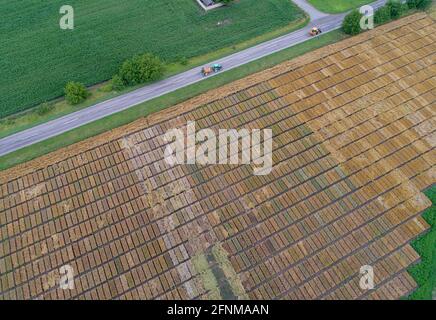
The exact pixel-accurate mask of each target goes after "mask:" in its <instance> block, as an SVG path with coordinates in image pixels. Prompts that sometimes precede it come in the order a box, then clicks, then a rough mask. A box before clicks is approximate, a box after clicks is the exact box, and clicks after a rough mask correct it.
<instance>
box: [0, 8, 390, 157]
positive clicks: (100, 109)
mask: <svg viewBox="0 0 436 320" xmlns="http://www.w3.org/2000/svg"><path fill="white" fill-rule="evenodd" d="M385 2H386V1H385V0H379V1H376V2H374V4H373V6H374V7H375V8H377V7H380V6H382V5H383V4H384V3H385ZM296 3H297V5H298V4H300V5H301V6H302V8H303V9H306V10H307V11H308V13H309V15H310V16H311V17H312V18H314V19H315V20H312V22H311V23H310V24H309V25H308V26H307V27H305V28H303V29H301V30H298V31H295V32H292V33H290V34H288V35H285V36H282V37H279V38H276V39H273V40H271V41H267V42H264V43H261V44H259V45H257V46H254V47H252V48H249V49H246V50H243V51H240V52H238V53H235V54H232V55H230V56H227V57H225V58H222V59H219V60H217V61H214V62H211V63H220V64H222V65H223V66H224V72H225V71H226V70H231V69H234V68H237V67H239V66H241V65H244V64H247V63H249V62H251V61H254V60H257V59H260V58H262V57H265V56H268V55H270V54H272V53H275V52H278V51H281V50H283V49H286V48H289V47H292V46H294V45H296V44H299V43H302V42H304V41H307V40H309V39H310V37H309V36H308V33H309V30H310V28H311V27H312V26H314V25H316V26H319V27H321V29H322V30H323V31H324V32H329V31H333V30H336V29H338V28H339V27H340V26H341V24H342V20H343V18H344V16H345V14H340V15H326V14H322V13H320V12H319V11H317V10H315V9H314V8H313V7H311V6H310V5H308V4H307V2H306V1H302V0H299V1H296ZM309 8H312V9H309ZM202 80H204V78H203V77H202V76H201V75H200V68H194V69H192V70H189V71H186V72H183V73H181V74H178V75H175V76H173V77H170V78H168V79H165V80H162V81H159V82H156V83H153V84H151V85H147V86H145V87H143V88H140V89H138V90H135V91H133V92H130V93H127V94H125V95H122V96H119V97H116V98H113V99H110V100H107V101H104V102H101V103H98V104H96V105H94V106H91V107H88V108H86V109H83V110H80V111H77V112H74V113H71V114H68V115H66V116H63V117H61V118H58V119H55V120H52V121H49V122H47V123H44V124H41V125H38V126H35V127H33V128H30V129H27V130H24V131H21V132H19V133H16V134H13V135H11V136H8V137H5V138H3V139H0V156H2V155H6V154H8V153H11V152H13V151H16V150H19V149H21V148H24V147H26V146H30V145H32V144H35V143H37V142H40V141H43V140H46V139H48V138H51V137H54V136H57V135H60V134H62V133H64V132H67V131H70V130H72V129H75V128H78V127H80V126H83V125H85V124H88V123H91V122H93V121H96V120H99V119H102V118H104V117H107V116H109V115H111V114H114V113H117V112H120V111H123V110H126V109H128V108H130V107H133V106H135V105H138V104H140V103H142V102H145V101H149V100H151V99H154V98H157V97H159V96H162V95H164V94H167V93H170V92H173V91H176V90H178V89H181V88H183V87H186V86H189V85H191V84H194V83H197V82H199V81H202Z"/></svg>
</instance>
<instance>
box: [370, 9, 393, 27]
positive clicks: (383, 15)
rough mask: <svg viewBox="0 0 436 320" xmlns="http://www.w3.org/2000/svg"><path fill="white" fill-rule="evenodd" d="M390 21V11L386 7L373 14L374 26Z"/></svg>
mask: <svg viewBox="0 0 436 320" xmlns="http://www.w3.org/2000/svg"><path fill="white" fill-rule="evenodd" d="M389 20H391V10H390V9H389V8H388V7H387V6H383V7H381V8H380V9H378V10H377V11H376V12H375V14H374V22H375V23H376V24H383V23H385V22H388V21H389Z"/></svg>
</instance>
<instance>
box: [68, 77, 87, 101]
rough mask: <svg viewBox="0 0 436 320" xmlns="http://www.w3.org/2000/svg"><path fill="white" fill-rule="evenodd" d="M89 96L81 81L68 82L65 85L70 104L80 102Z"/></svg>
mask: <svg viewBox="0 0 436 320" xmlns="http://www.w3.org/2000/svg"><path fill="white" fill-rule="evenodd" d="M88 97H89V92H88V90H87V89H86V87H85V85H84V84H82V83H80V82H74V81H71V82H68V83H67V85H66V86H65V99H66V100H67V102H68V103H69V104H73V105H74V104H79V103H81V102H83V101H85V100H86V98H88Z"/></svg>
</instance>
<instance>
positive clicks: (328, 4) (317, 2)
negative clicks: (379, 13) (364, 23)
mask: <svg viewBox="0 0 436 320" xmlns="http://www.w3.org/2000/svg"><path fill="white" fill-rule="evenodd" d="M308 1H309V2H310V3H311V4H312V5H313V6H314V7H316V8H317V9H318V10H321V11H323V12H328V13H340V12H345V11H348V10H351V9H354V8H357V7H360V6H363V5H364V4H368V3H371V2H374V1H375V0H308Z"/></svg>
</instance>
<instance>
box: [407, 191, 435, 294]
mask: <svg viewBox="0 0 436 320" xmlns="http://www.w3.org/2000/svg"><path fill="white" fill-rule="evenodd" d="M425 194H426V196H427V197H428V198H429V199H430V200H431V202H432V203H433V205H432V206H431V207H430V208H429V209H427V210H426V211H425V212H424V215H423V216H424V219H425V220H426V221H427V222H428V224H430V226H431V230H430V231H429V232H428V233H426V234H425V235H423V236H421V237H419V238H418V239H416V240H415V241H414V242H413V243H412V247H413V248H414V249H415V250H416V251H417V252H418V253H419V255H420V256H421V262H420V263H419V264H417V265H414V266H412V267H410V268H409V270H408V271H409V273H410V274H411V275H412V277H413V278H414V279H415V281H416V282H417V283H418V286H419V287H418V289H417V290H416V291H415V292H413V293H412V294H411V295H410V296H409V297H408V299H410V300H432V299H436V227H435V226H436V186H433V187H432V188H431V189H429V190H428V191H427V192H425Z"/></svg>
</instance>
